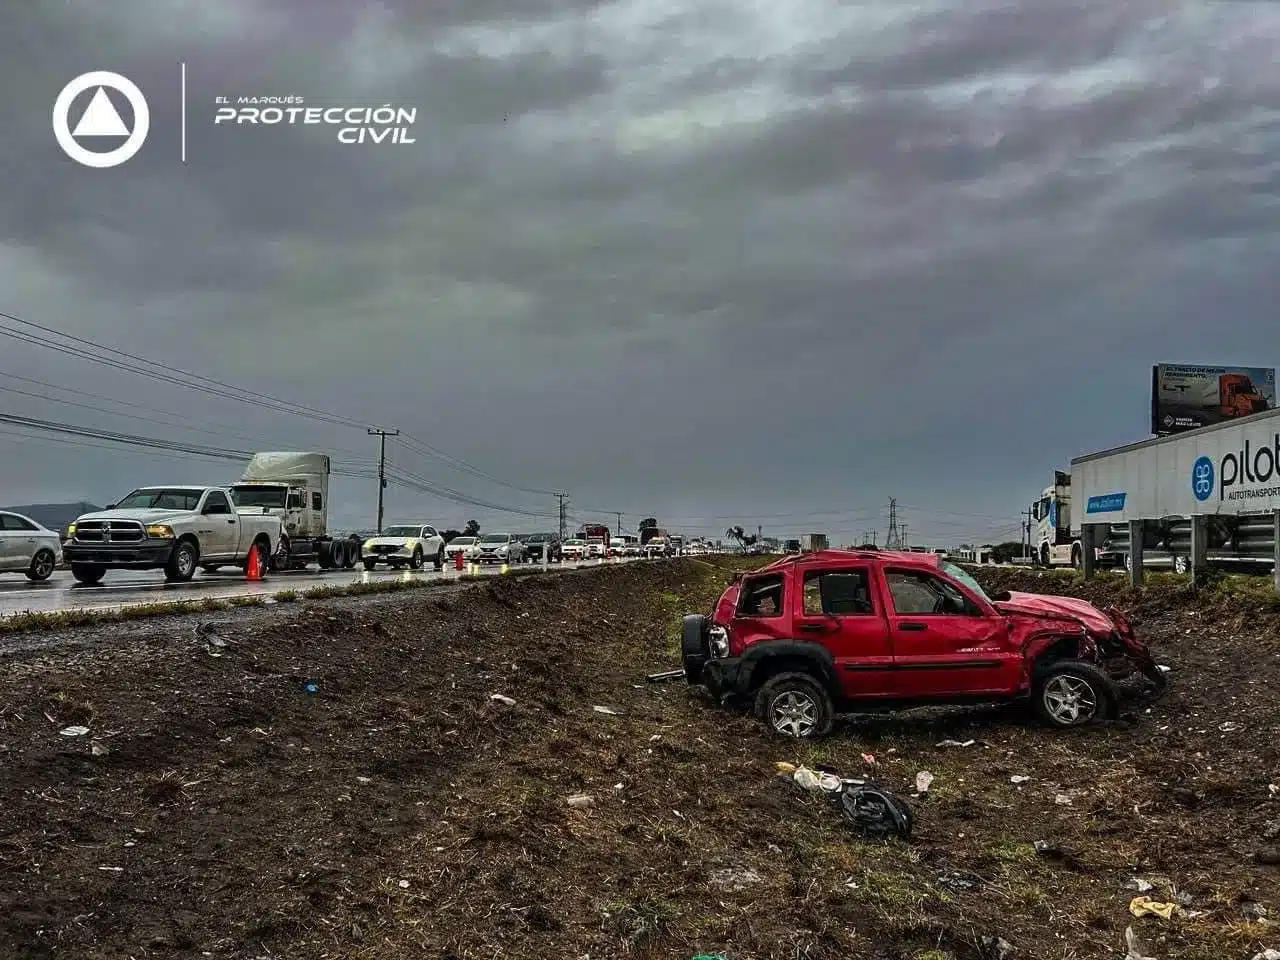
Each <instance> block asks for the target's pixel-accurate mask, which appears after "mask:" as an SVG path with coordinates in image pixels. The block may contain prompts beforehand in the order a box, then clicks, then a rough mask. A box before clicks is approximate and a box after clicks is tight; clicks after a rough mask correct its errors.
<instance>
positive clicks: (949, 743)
mask: <svg viewBox="0 0 1280 960" xmlns="http://www.w3.org/2000/svg"><path fill="white" fill-rule="evenodd" d="M977 742H978V741H977V740H966V741H964V742H963V743H961V742H960V741H959V740H943V741H941V742H940V743H935V744H934V746H935V747H972V746H973V745H974V744H975V743H977Z"/></svg>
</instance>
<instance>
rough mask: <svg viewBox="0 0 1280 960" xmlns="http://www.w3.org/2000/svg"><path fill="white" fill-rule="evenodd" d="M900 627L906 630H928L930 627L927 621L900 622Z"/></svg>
mask: <svg viewBox="0 0 1280 960" xmlns="http://www.w3.org/2000/svg"><path fill="white" fill-rule="evenodd" d="M898 629H899V630H903V631H906V630H928V629H929V625H928V624H926V623H917V622H915V621H908V622H907V623H900V624H898Z"/></svg>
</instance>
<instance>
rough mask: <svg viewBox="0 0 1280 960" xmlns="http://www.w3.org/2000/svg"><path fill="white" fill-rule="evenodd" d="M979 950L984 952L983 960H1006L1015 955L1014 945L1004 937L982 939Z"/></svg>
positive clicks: (979, 940)
mask: <svg viewBox="0 0 1280 960" xmlns="http://www.w3.org/2000/svg"><path fill="white" fill-rule="evenodd" d="M978 949H979V950H981V951H982V958H983V960H1005V958H1006V957H1008V956H1009V955H1010V954H1012V953H1013V944H1012V943H1010V942H1009V941H1008V940H1006V939H1005V938H1004V937H980V938H979V939H978Z"/></svg>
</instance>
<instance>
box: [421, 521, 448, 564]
mask: <svg viewBox="0 0 1280 960" xmlns="http://www.w3.org/2000/svg"><path fill="white" fill-rule="evenodd" d="M419 533H421V534H422V556H423V558H424V559H426V560H427V561H428V562H431V561H434V560H435V558H436V553H437V552H438V551H439V550H440V548H441V547H442V546H444V540H443V539H442V538H441V537H440V535H439V534H438V533H436V528H435V527H433V526H431V525H429V524H428V525H427V526H425V527H423V528H422V529H421V530H420V531H419Z"/></svg>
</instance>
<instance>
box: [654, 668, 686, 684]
mask: <svg viewBox="0 0 1280 960" xmlns="http://www.w3.org/2000/svg"><path fill="white" fill-rule="evenodd" d="M683 676H684V671H683V670H663V671H662V672H661V673H650V674H646V675H645V679H646V680H648V681H649V682H650V683H667V682H668V681H671V680H679V679H680V678H682V677H683Z"/></svg>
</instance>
